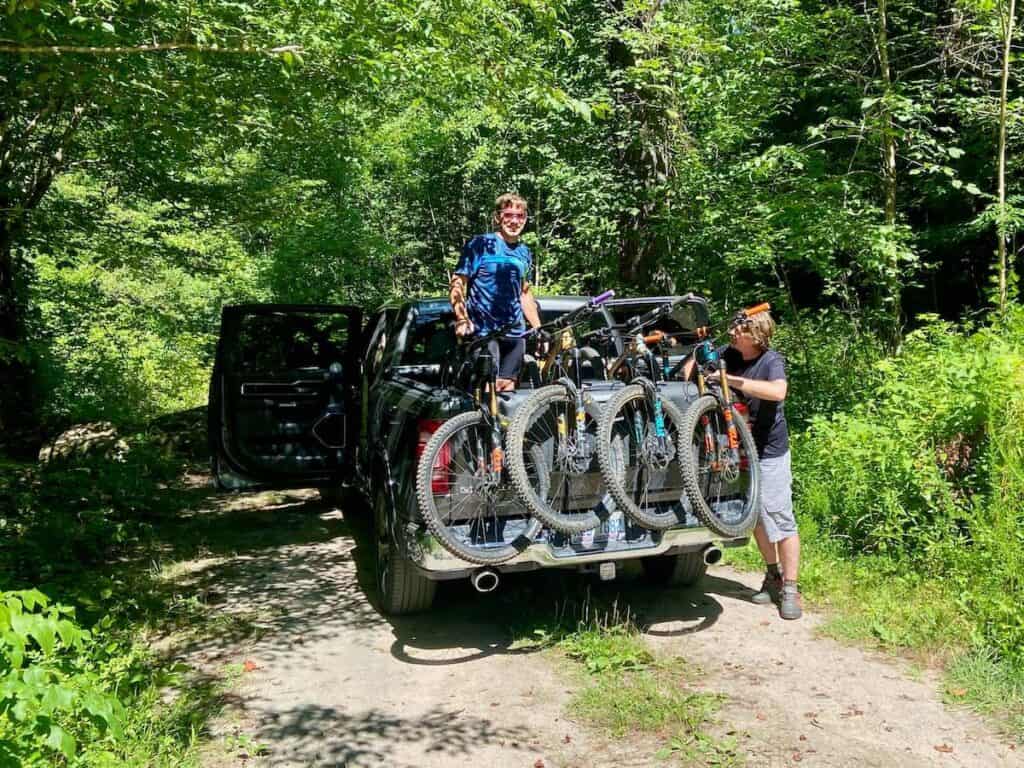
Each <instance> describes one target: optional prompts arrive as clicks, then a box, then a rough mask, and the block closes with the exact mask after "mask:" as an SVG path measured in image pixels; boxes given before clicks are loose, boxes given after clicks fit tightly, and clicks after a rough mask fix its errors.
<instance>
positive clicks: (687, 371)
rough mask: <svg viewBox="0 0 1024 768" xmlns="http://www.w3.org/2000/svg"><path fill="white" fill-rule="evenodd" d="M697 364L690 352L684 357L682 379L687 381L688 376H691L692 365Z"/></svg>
mask: <svg viewBox="0 0 1024 768" xmlns="http://www.w3.org/2000/svg"><path fill="white" fill-rule="evenodd" d="M696 364H697V361H696V360H694V359H693V355H692V354H691V355H690V356H689V357H687V358H686V362H685V363H683V381H689V380H690V377H691V376H693V366H695V365H696Z"/></svg>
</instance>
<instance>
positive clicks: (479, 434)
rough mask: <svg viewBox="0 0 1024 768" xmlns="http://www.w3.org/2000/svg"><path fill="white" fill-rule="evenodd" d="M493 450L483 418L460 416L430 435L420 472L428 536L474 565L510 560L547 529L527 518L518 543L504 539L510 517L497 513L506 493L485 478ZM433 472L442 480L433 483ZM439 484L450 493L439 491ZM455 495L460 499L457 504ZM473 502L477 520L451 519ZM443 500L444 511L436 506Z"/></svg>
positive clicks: (418, 487)
mask: <svg viewBox="0 0 1024 768" xmlns="http://www.w3.org/2000/svg"><path fill="white" fill-rule="evenodd" d="M489 445H490V428H489V427H488V425H487V421H486V419H485V417H484V414H482V413H481V412H480V411H469V412H468V413H460V414H459V415H458V416H455V417H453V418H451V419H449V420H448V421H446V422H445V423H444V424H442V425H441V428H440V429H438V430H437V431H436V432H435V433H434V434H433V435H432V436H431V438H430V440H429V441H428V442H427V445H426V448H424V450H423V455H422V456H421V457H420V461H419V466H418V467H417V468H416V498H417V500H418V501H419V505H420V512H422V514H423V519H424V521H425V522H426V524H427V527H428V528H429V529H430V532H431V533H432V534H433V535H434V537H435V538H436V539H437V542H438V543H439V544H440V545H441V546H442V547H444V548H445V549H446V550H448V551H449V552H451V553H452V554H453V555H455V556H456V557H458V558H460V559H462V560H465V561H466V562H467V563H473V564H475V565H497V564H499V563H504V562H506V561H508V560H511V559H512V558H513V557H515V556H516V555H518V554H519V553H520V552H522V551H523V550H525V549H526V548H527V547H528V546H530V544H532V543H533V540H534V539H535V538H536V536H537V534H538V533H540V530H541V528H542V527H543V526H542V524H541V521H540V520H536V519H534V518H533V517H532V516H529V515H527V516H526V519H525V523H524V525H523V526H522V530H521V531H519V533H518V534H517V535H516V536H515V538H513V539H511V540H510V539H508V538H506V536H505V533H504V531H505V526H506V525H507V524H508V523H509V522H510V520H511V519H512V518H511V517H506V516H502V515H500V514H498V497H499V496H500V495H501V494H502V493H503V491H504V488H502V487H500V486H493V485H491V481H490V480H489V479H488V478H487V477H485V475H486V473H487V467H488V466H490V461H491V457H490V456H489V454H488V451H489ZM445 456H447V459H444V458H443V457H445ZM435 469H437V470H438V471H439V472H440V474H441V477H440V478H435ZM435 484H441V485H443V486H444V487H445V488H446V489H447V490H436V489H435ZM456 490H458V492H459V497H460V498H459V501H458V502H456V503H454V504H453V503H452V499H453V498H454V497H455V496H454V495H455V491H456ZM474 500H475V502H476V504H477V507H476V514H475V517H473V516H472V513H470V516H454V517H453V516H451V513H452V512H453V511H455V510H457V509H459V507H460V506H461V505H463V504H466V503H470V502H471V501H474ZM439 501H440V502H441V504H442V507H444V509H441V508H439V507H438V502H439ZM469 509H472V507H470V508H468V509H467V511H468V510H469ZM446 512H447V515H448V519H446Z"/></svg>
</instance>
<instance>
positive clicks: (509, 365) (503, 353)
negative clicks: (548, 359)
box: [487, 336, 526, 380]
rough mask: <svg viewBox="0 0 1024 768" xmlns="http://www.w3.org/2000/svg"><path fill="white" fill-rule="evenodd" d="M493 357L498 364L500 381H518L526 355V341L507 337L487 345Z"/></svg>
mask: <svg viewBox="0 0 1024 768" xmlns="http://www.w3.org/2000/svg"><path fill="white" fill-rule="evenodd" d="M487 347H488V349H489V350H490V352H491V356H492V357H493V358H494V360H495V361H496V362H497V363H498V378H499V379H513V380H514V379H518V378H519V371H520V370H521V369H522V367H523V355H525V354H526V339H521V338H518V337H510V336H505V337H504V338H501V339H495V340H494V341H492V342H490V343H489V344H488V345H487Z"/></svg>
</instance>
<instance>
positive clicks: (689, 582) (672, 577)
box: [640, 552, 708, 587]
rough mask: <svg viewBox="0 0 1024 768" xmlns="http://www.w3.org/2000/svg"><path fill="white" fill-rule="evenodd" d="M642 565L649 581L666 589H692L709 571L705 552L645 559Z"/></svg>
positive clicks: (641, 562) (642, 560) (642, 559)
mask: <svg viewBox="0 0 1024 768" xmlns="http://www.w3.org/2000/svg"><path fill="white" fill-rule="evenodd" d="M640 565H641V566H642V567H643V569H644V575H645V576H646V577H647V580H648V581H650V582H651V583H653V584H660V585H662V586H666V587H692V586H693V585H694V584H696V583H697V582H699V581H700V580H701V579H703V578H704V574H705V573H707V570H708V566H707V563H705V562H704V553H703V552H683V553H681V554H678V555H659V556H657V557H644V558H641V560H640Z"/></svg>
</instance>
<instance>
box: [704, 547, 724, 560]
mask: <svg viewBox="0 0 1024 768" xmlns="http://www.w3.org/2000/svg"><path fill="white" fill-rule="evenodd" d="M702 552H703V554H704V562H705V564H707V565H714V564H715V563H717V562H719V561H720V560H721V559H722V550H721V549H720V548H719V546H718V545H717V544H708V545H707V546H706V547H704V549H703V550H702Z"/></svg>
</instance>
